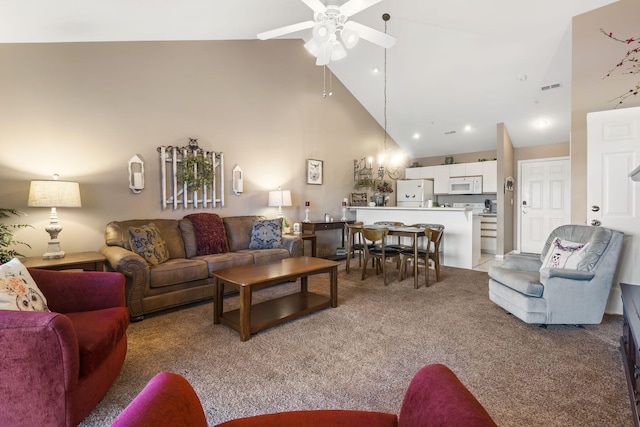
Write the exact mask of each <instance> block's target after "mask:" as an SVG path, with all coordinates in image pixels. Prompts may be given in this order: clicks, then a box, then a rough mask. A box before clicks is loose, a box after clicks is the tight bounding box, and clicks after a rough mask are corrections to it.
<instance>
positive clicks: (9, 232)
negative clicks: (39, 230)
mask: <svg viewBox="0 0 640 427" xmlns="http://www.w3.org/2000/svg"><path fill="white" fill-rule="evenodd" d="M20 213H21V212H19V211H17V210H15V209H9V208H0V218H3V219H4V218H10V217H11V215H14V216H17V217H19V216H20ZM26 227H31V225H29V224H5V223H4V222H2V223H0V264H4V263H5V262H7V261H11V259H12V258H15V257H17V256H24V255H22V254H20V253H18V252H17V251H16V250H15V249H10V247H11V246H19V245H23V246H26V247H28V248H30V247H31V246H29V244H28V243H25V242H20V241H18V240H14V238H13V232H14V231H15V230H17V229H18V228H26Z"/></svg>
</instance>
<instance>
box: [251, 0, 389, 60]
mask: <svg viewBox="0 0 640 427" xmlns="http://www.w3.org/2000/svg"><path fill="white" fill-rule="evenodd" d="M301 1H302V2H303V3H304V4H306V5H307V6H309V7H310V8H311V9H312V10H313V12H314V16H313V21H304V22H299V23H297V24H293V25H287V26H285V27H281V28H276V29H274V30H270V31H264V32H262V33H258V38H259V39H260V40H268V39H272V38H275V37H280V36H283V35H286V34H290V33H295V32H296V31H301V30H306V29H309V28H313V30H312V38H311V39H310V40H309V41H307V42H306V43H305V45H304V47H305V48H306V49H307V50H308V51H309V53H311V54H312V55H313V56H315V57H316V65H327V64H328V63H329V62H330V61H331V60H334V61H335V60H338V59H341V58H344V57H345V56H347V49H352V48H353V47H354V46H355V45H356V44H357V43H358V40H359V39H360V38H363V39H365V40H367V41H370V42H371V43H374V44H377V45H378V46H381V47H384V48H385V49H388V48H390V47H391V46H393V45H394V44H395V43H396V38H395V37H393V36H390V35H388V34H386V33H383V32H380V31H378V30H374V29H373V28H370V27H367V26H365V25H362V24H359V23H357V22H354V21H349V17H351V16H352V15H355V14H356V13H358V12H361V11H362V10H364V9H366V8H368V7H370V6H373V5H374V4H377V3H380V2H381V1H382V0H348V1H346V2H345V3H344V4H342V5H341V6H339V5H338V4H335V3H339V1H336V0H327V3H328V4H326V5H325V4H324V3H322V2H321V1H320V0H301Z"/></svg>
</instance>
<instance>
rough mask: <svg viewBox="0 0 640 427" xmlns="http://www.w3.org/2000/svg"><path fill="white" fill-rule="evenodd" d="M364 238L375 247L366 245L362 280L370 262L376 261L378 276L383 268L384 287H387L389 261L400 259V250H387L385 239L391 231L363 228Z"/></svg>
mask: <svg viewBox="0 0 640 427" xmlns="http://www.w3.org/2000/svg"><path fill="white" fill-rule="evenodd" d="M362 235H363V237H364V238H365V239H366V240H368V241H370V242H372V243H373V244H374V245H375V246H373V247H371V248H370V247H369V246H368V245H364V263H363V265H362V278H361V279H362V280H364V278H365V277H366V274H367V264H368V263H369V260H370V259H371V260H374V261H375V268H376V275H377V274H378V272H379V271H380V267H382V275H383V276H384V285H385V286H386V285H387V268H386V264H387V262H386V261H387V259H393V258H396V259H398V260H399V258H400V250H399V249H395V248H387V247H386V245H385V239H386V237H387V236H388V235H389V229H388V228H386V227H383V228H367V227H363V228H362Z"/></svg>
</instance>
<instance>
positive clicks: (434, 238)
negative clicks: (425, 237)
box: [411, 223, 444, 252]
mask: <svg viewBox="0 0 640 427" xmlns="http://www.w3.org/2000/svg"><path fill="white" fill-rule="evenodd" d="M411 227H418V228H424V229H429V230H431V237H430V238H429V242H430V243H431V244H430V245H429V251H430V252H438V251H439V250H440V242H441V241H442V235H443V234H444V225H442V224H429V223H421V224H413V225H412V226H411ZM425 249H426V248H425Z"/></svg>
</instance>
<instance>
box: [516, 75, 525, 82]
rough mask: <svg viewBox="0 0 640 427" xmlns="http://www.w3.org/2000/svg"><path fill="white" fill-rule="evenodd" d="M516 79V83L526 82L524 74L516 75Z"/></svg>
mask: <svg viewBox="0 0 640 427" xmlns="http://www.w3.org/2000/svg"><path fill="white" fill-rule="evenodd" d="M516 79H518V81H521V82H524V81H526V80H527V75H526V74H518V75H517V76H516Z"/></svg>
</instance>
